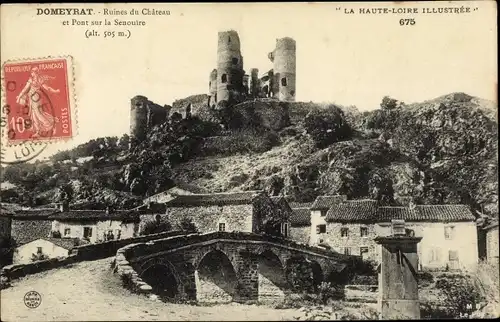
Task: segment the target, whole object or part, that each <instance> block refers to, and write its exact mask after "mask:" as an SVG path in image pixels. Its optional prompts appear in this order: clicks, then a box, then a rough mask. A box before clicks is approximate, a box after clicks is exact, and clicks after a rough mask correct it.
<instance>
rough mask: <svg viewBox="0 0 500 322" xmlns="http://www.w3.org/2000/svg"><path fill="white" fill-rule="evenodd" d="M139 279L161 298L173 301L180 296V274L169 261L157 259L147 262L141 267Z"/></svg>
mask: <svg viewBox="0 0 500 322" xmlns="http://www.w3.org/2000/svg"><path fill="white" fill-rule="evenodd" d="M139 277H140V278H141V279H142V280H143V281H144V282H146V283H147V284H149V285H150V286H151V287H152V288H153V293H155V294H157V295H159V296H160V297H165V298H169V299H171V298H175V297H176V296H178V295H179V294H180V287H181V285H182V283H181V282H180V279H179V274H178V273H177V271H176V269H175V268H174V266H173V265H172V264H171V263H170V262H169V261H168V260H165V259H163V258H155V259H151V260H149V261H146V262H145V263H144V264H143V265H141V269H140V273H139Z"/></svg>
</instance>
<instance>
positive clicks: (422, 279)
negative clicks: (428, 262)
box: [417, 272, 434, 287]
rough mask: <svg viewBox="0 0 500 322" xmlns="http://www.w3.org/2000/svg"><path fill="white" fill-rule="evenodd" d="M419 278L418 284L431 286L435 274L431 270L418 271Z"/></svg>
mask: <svg viewBox="0 0 500 322" xmlns="http://www.w3.org/2000/svg"><path fill="white" fill-rule="evenodd" d="M417 278H418V284H419V286H421V287H426V286H429V285H430V284H432V283H433V282H434V276H433V275H432V274H431V273H430V272H418V273H417Z"/></svg>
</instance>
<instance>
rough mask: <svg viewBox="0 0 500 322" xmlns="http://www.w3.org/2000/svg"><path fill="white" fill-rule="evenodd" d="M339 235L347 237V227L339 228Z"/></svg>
mask: <svg viewBox="0 0 500 322" xmlns="http://www.w3.org/2000/svg"><path fill="white" fill-rule="evenodd" d="M340 236H341V237H348V236H349V228H341V229H340Z"/></svg>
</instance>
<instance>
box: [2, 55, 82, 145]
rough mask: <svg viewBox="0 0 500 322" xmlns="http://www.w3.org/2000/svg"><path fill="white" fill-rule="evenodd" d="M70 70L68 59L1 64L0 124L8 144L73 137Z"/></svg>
mask: <svg viewBox="0 0 500 322" xmlns="http://www.w3.org/2000/svg"><path fill="white" fill-rule="evenodd" d="M72 68H73V67H72V61H71V59H70V57H63V58H45V59H39V60H26V61H13V62H7V63H5V64H4V66H3V70H2V72H3V83H4V84H3V89H4V93H5V97H4V99H5V105H4V106H3V107H2V108H3V115H2V116H4V118H3V120H2V122H3V123H4V126H5V130H6V133H7V138H8V142H9V143H16V142H26V141H51V140H58V139H70V138H72V137H73V135H74V130H75V129H74V121H75V120H74V118H75V116H76V115H75V111H74V109H75V106H74V104H73V101H74V100H73V93H72V87H71V85H72V80H73V76H72Z"/></svg>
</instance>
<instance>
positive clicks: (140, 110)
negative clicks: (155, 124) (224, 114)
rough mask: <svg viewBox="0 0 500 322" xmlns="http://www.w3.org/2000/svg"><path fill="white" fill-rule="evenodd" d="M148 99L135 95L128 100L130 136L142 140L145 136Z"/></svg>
mask: <svg viewBox="0 0 500 322" xmlns="http://www.w3.org/2000/svg"><path fill="white" fill-rule="evenodd" d="M147 101H148V99H147V98H146V97H144V96H140V95H137V96H135V97H133V98H132V99H131V100H130V138H131V139H138V140H142V139H144V138H145V135H146V130H147V123H148V121H147V120H148V110H147Z"/></svg>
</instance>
